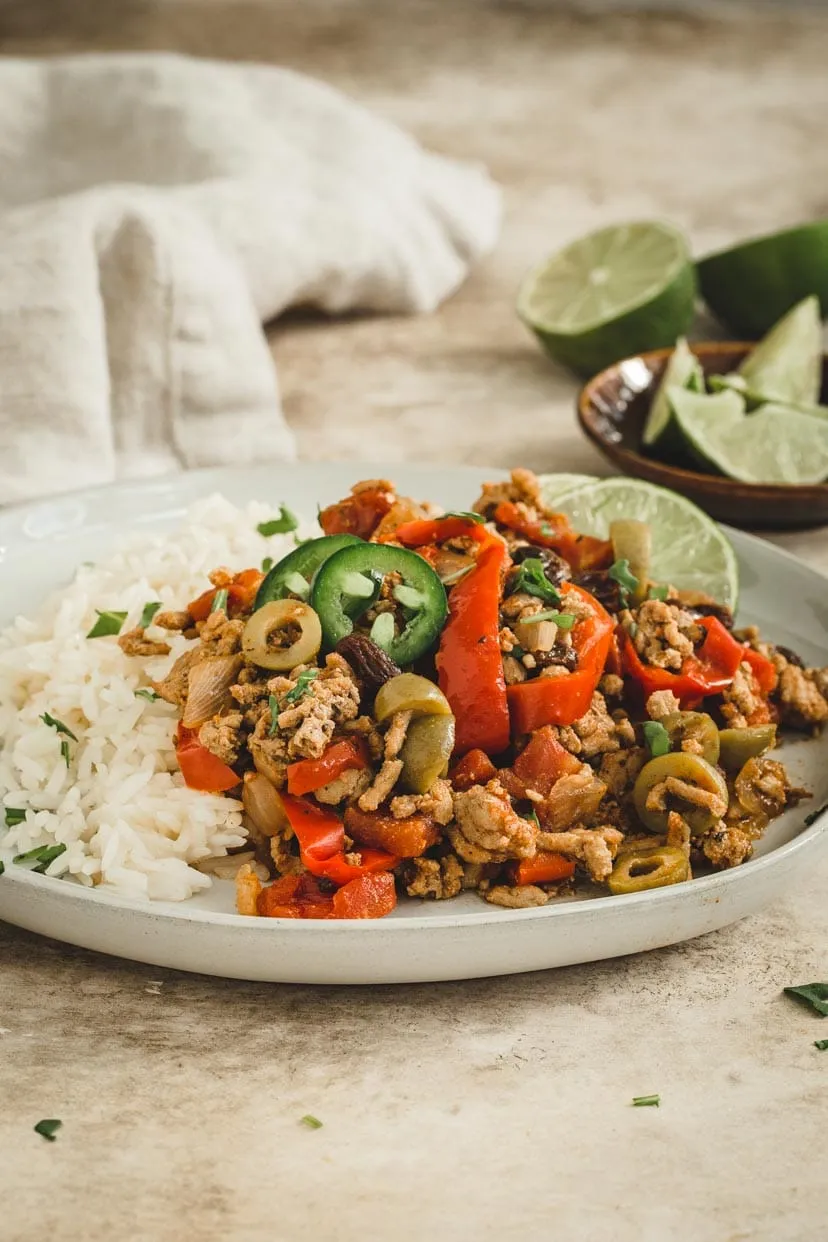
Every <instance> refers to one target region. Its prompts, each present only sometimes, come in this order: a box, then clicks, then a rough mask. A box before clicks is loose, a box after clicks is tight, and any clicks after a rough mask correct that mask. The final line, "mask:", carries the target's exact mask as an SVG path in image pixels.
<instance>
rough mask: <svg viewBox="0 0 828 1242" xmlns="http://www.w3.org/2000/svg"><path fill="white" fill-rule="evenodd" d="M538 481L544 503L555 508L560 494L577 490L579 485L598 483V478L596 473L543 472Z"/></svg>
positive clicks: (550, 507)
mask: <svg viewBox="0 0 828 1242" xmlns="http://www.w3.org/2000/svg"><path fill="white" fill-rule="evenodd" d="M538 481H539V482H540V485H541V495H542V496H543V502H544V504H545V505H546V506H547V508H549V509H554V508H555V506H556V505H557V503H558V497H559V496H564V495H566V493H567V492H574V491H577V489H578V488H579V487H586V486H588V485H589V484H590V483H597V481H598V480H597V479H596V477H595V475H594V474H542V475H539V477H538Z"/></svg>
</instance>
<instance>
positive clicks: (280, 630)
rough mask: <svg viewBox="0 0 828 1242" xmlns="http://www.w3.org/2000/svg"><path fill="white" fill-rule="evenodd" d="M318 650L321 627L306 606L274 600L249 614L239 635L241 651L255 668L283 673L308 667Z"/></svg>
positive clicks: (320, 643)
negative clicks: (248, 618)
mask: <svg viewBox="0 0 828 1242" xmlns="http://www.w3.org/2000/svg"><path fill="white" fill-rule="evenodd" d="M321 646H322V626H321V625H320V623H319V617H318V616H317V615H316V613H315V612H314V611H313V609H312V608H311V607H310V605H309V604H303V603H302V601H301V600H296V599H276V600H273V601H272V602H271V603H269V604H263V605H262V607H261V608H259V609H257V611H256V612H254V613H253V615H252V616H251V618H250V620H249V621H248V622H247V625H246V626H245V627H244V633H243V634H242V651H243V652H244V655H245V658H246V659H247V660H249V661H250V663H251V664H257V665H258V666H259V668H268V669H273V670H274V671H275V672H287V671H288V670H290V669H292V668H296V666H297V664H309V663H310V662H311V661H312V660H314V659H315V658H316V653H317V652H318V650H319V648H320V647H321Z"/></svg>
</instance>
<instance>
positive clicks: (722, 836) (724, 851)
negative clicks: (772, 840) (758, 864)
mask: <svg viewBox="0 0 828 1242" xmlns="http://www.w3.org/2000/svg"><path fill="white" fill-rule="evenodd" d="M701 848H702V853H703V854H704V856H705V858H706V859H707V860H708V862H711V863H712V864H713V866H714V867H716V868H720V869H721V868H725V867H738V866H739V864H740V863H743V862H744V861H745V859H746V858H749V857H750V855H751V852H752V850H753V843H752V841H751V839H750V837H749V836H748V834H747V833H746V832H743V831H742V830H741V829H740V828H728V827H727V826H726V825H725V824H723V823H720V824H717V826H716V827H715V828H714V829H713V831H712V832H709V833H708V834H707V835H706V836H705V837H704V839H703V841H702V843H701Z"/></svg>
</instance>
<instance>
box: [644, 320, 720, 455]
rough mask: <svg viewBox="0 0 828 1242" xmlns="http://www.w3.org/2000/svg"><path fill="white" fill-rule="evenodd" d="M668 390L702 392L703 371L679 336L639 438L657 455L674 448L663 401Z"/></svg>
mask: <svg viewBox="0 0 828 1242" xmlns="http://www.w3.org/2000/svg"><path fill="white" fill-rule="evenodd" d="M668 388H688V389H690V391H691V392H704V371H703V370H702V367H701V363H700V362H699V360H698V358H697V357H696V355H695V354H694V353H693V352H692V351H691V349H690V346H689V345H688V344H687V341H686V340H685V339H684V337H683V336H680V337H679V339H678V340H677V341H676V347H675V349H674V350H673V352H672V353H671V355H670V359H669V361H668V363H667V366H666V367H665V368H664V374H663V375H662V377H661V383H660V384H659V386H658V388H657V390H656V395H655V396H654V397H653V403H652V405H651V406H650V412H649V414H648V415H647V422H646V423H645V424H644V434H643V435H642V437H641V439H642V442H643V443H644V444H646V445H647V446H648V447H649V448H651V449H654V450H656V451H658V452H661V453H669V451H670V448H671V446H672V447H678V446H677V445H676V440H677V439H678V432H677V431H676V427H675V420H674V418H673V411H672V409H671V407H670V402H669V401H668V400H667V389H668Z"/></svg>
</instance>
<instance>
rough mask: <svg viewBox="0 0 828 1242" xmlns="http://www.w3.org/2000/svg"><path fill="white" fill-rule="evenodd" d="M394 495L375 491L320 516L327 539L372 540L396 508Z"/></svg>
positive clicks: (331, 507)
mask: <svg viewBox="0 0 828 1242" xmlns="http://www.w3.org/2000/svg"><path fill="white" fill-rule="evenodd" d="M394 500H395V497H394V493H393V492H391V491H388V490H387V489H385V488H380V487H372V488H366V489H365V491H362V492H356V493H355V494H353V495H351V496H346V497H345V499H344V500H339V501H337V502H336V504H333V505H328V507H327V509H323V510H322V512H321V513H320V514H319V525H320V526H321V527H322V529H323V531H324V532H325V534H326V535H357V536H358V537H359V538H360V539H369V538H370V537H371V535H373V533H374V531H375V530H376V528H377V527H378V526H379V524H380V522H381V521H382V519H383V518H384V517H385V515H386V513H388V512H389V511H390V510H391V507H392V506H393V504H394Z"/></svg>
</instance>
